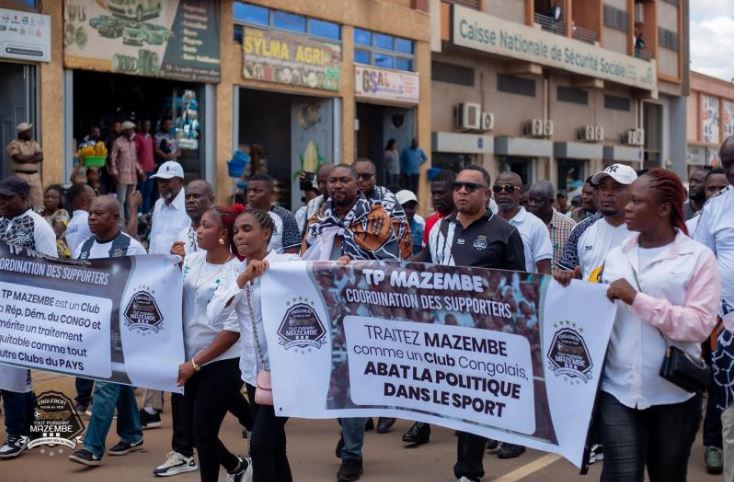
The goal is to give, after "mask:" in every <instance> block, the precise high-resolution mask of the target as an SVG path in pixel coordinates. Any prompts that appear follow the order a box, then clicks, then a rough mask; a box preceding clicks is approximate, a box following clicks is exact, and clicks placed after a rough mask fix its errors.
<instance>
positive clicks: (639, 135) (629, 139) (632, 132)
mask: <svg viewBox="0 0 735 482" xmlns="http://www.w3.org/2000/svg"><path fill="white" fill-rule="evenodd" d="M644 141H645V131H644V130H643V129H628V130H627V131H626V132H625V134H623V135H622V136H621V138H620V142H621V143H622V144H626V145H628V146H642V145H643V144H644Z"/></svg>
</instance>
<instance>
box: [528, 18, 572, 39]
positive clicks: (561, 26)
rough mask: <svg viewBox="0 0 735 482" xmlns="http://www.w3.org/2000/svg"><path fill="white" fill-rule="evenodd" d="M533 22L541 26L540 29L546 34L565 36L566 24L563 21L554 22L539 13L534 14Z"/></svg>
mask: <svg viewBox="0 0 735 482" xmlns="http://www.w3.org/2000/svg"><path fill="white" fill-rule="evenodd" d="M533 20H534V22H536V23H537V24H539V25H541V28H542V29H544V30H546V31H547V32H553V33H555V34H559V35H566V34H567V24H566V23H565V22H564V20H554V19H553V18H551V17H549V16H546V15H544V14H541V13H534V14H533Z"/></svg>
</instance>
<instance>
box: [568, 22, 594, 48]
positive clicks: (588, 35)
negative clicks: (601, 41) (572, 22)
mask: <svg viewBox="0 0 735 482" xmlns="http://www.w3.org/2000/svg"><path fill="white" fill-rule="evenodd" d="M572 37H574V38H576V39H577V40H581V41H582V42H587V43H588V44H593V43H595V42H597V32H593V31H592V30H587V29H586V28H582V27H576V26H575V27H573V28H572Z"/></svg>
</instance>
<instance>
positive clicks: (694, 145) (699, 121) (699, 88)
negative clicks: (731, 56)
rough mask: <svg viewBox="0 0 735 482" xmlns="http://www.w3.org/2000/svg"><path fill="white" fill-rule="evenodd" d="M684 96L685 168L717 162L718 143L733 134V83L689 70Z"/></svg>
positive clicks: (711, 164) (689, 168) (690, 168)
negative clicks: (685, 115) (686, 90)
mask: <svg viewBox="0 0 735 482" xmlns="http://www.w3.org/2000/svg"><path fill="white" fill-rule="evenodd" d="M689 79H690V89H691V90H690V92H689V97H687V168H688V170H689V172H691V170H692V169H696V168H697V167H703V166H715V165H717V164H719V152H720V144H721V143H722V141H724V140H725V139H726V138H727V136H731V135H733V124H734V123H735V120H734V119H733V83H732V82H727V81H725V80H722V79H718V78H715V77H710V76H708V75H704V74H700V73H699V72H692V73H691V75H690V77H689Z"/></svg>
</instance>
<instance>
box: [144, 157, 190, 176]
mask: <svg viewBox="0 0 735 482" xmlns="http://www.w3.org/2000/svg"><path fill="white" fill-rule="evenodd" d="M151 177H156V178H158V179H172V178H174V177H180V178H181V179H184V168H183V167H181V164H179V163H178V162H176V161H166V162H164V163H163V164H161V167H159V168H158V172H157V173H155V174H154V175H152V176H151Z"/></svg>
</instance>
